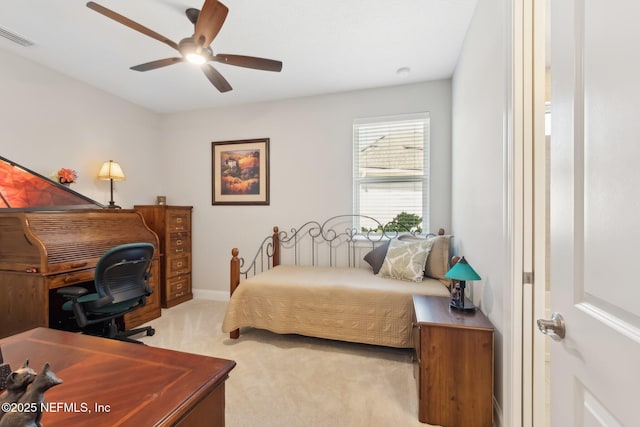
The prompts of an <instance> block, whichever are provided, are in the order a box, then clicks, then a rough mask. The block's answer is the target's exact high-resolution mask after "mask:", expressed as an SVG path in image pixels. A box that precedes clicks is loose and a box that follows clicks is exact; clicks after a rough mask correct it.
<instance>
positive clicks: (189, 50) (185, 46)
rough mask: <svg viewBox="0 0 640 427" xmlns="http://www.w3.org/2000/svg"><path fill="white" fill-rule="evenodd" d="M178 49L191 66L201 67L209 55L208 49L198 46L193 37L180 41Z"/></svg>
mask: <svg viewBox="0 0 640 427" xmlns="http://www.w3.org/2000/svg"><path fill="white" fill-rule="evenodd" d="M178 47H179V49H180V53H181V54H182V56H184V57H185V59H186V60H187V61H189V62H190V63H192V64H196V65H202V64H204V63H205V62H207V56H208V55H210V49H208V48H203V47H202V46H200V45H199V44H198V43H196V42H195V40H194V39H193V37H187V38H186V39H183V40H181V41H180V44H179V45H178Z"/></svg>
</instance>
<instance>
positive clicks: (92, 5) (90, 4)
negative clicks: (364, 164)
mask: <svg viewBox="0 0 640 427" xmlns="http://www.w3.org/2000/svg"><path fill="white" fill-rule="evenodd" d="M87 7H88V8H89V9H92V10H95V11H96V12H98V13H100V14H102V15H104V16H106V17H107V18H111V19H113V20H114V21H117V22H119V23H121V24H122V25H126V26H127V27H129V28H131V29H133V30H136V31H138V32H140V33H142V34H144V35H146V36H149V37H151V38H153V39H156V40H158V41H161V42H162V43H164V44H166V45H168V46H170V47H172V48H174V49H175V50H178V45H177V44H176V43H175V42H174V41H172V40H169V39H168V38H166V37H165V36H163V35H161V34H158V33H156V32H155V31H153V30H150V29H149V28H147V27H145V26H144V25H140V24H138V23H137V22H135V21H132V20H131V19H129V18H127V17H125V16H122V15H120V14H119V13H116V12H114V11H113V10H111V9H107V8H106V7H104V6H101V5H99V4H98V3H94V2H92V1H90V2H88V3H87Z"/></svg>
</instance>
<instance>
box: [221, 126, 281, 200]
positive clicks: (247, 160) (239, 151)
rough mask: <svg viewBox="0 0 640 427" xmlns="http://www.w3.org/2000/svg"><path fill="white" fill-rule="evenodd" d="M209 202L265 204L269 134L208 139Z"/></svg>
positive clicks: (267, 196)
mask: <svg viewBox="0 0 640 427" xmlns="http://www.w3.org/2000/svg"><path fill="white" fill-rule="evenodd" d="M211 171H212V180H211V181H212V205H268V204H269V138H259V139H245V140H238V141H218V142H212V143H211Z"/></svg>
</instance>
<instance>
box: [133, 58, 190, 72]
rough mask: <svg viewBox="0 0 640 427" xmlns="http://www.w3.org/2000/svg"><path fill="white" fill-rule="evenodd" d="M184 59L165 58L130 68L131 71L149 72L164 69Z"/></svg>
mask: <svg viewBox="0 0 640 427" xmlns="http://www.w3.org/2000/svg"><path fill="white" fill-rule="evenodd" d="M183 61H184V58H165V59H158V60H157V61H151V62H146V63H144V64H140V65H135V66H133V67H131V69H132V70H135V71H150V70H155V69H156V68H162V67H166V66H167V65H172V64H177V63H178V62H183Z"/></svg>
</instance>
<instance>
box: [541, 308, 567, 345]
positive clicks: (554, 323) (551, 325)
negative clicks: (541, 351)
mask: <svg viewBox="0 0 640 427" xmlns="http://www.w3.org/2000/svg"><path fill="white" fill-rule="evenodd" d="M538 329H540V332H542V333H543V334H545V335H549V336H550V337H551V338H552V339H554V340H556V341H560V340H561V339H563V338H564V333H565V326H564V318H563V317H562V314H560V313H553V314H552V315H551V320H547V319H538Z"/></svg>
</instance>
